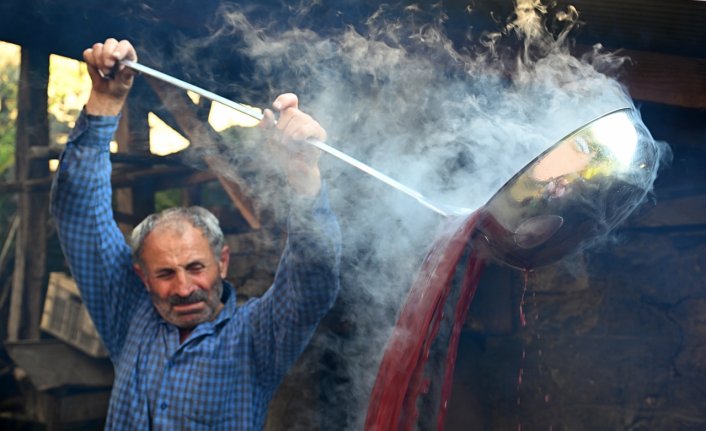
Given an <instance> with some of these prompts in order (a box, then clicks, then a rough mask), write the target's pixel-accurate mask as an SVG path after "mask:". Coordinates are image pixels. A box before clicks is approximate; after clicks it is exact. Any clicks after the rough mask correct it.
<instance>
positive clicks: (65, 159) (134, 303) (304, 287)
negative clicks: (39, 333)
mask: <svg viewBox="0 0 706 431" xmlns="http://www.w3.org/2000/svg"><path fill="white" fill-rule="evenodd" d="M117 123H118V118H117V117H94V116H89V115H86V114H85V113H82V114H81V116H80V117H79V119H78V121H77V124H76V127H75V128H74V130H73V132H72V134H71V136H70V138H69V142H68V143H67V146H66V149H65V151H64V153H63V154H62V156H61V161H60V168H59V171H58V173H57V175H56V176H55V179H54V185H53V188H52V206H51V210H52V214H53V216H54V218H55V220H56V224H57V229H58V232H59V239H60V241H61V244H62V248H63V251H64V254H65V256H66V258H67V260H68V262H69V265H70V267H71V271H72V274H73V276H74V278H75V279H76V281H77V283H78V285H79V287H80V289H81V294H82V297H83V300H84V302H85V304H86V306H87V307H88V309H89V311H90V314H91V317H92V318H93V321H94V323H95V324H96V327H97V328H98V331H99V332H100V334H101V337H102V338H103V341H104V343H105V345H106V347H107V349H108V351H109V352H110V357H111V360H112V361H113V364H114V367H115V382H114V384H113V391H112V394H111V399H110V407H109V410H108V417H107V421H106V429H108V430H118V431H123V430H148V429H152V430H165V431H175V430H206V429H208V430H229V431H232V430H247V431H250V430H258V429H262V428H263V426H264V422H265V419H266V414H267V407H268V404H269V402H270V400H271V398H272V396H273V395H274V392H275V390H276V388H277V386H278V385H279V383H280V381H281V380H282V379H283V377H284V375H285V374H286V373H287V371H288V370H289V368H290V367H291V366H292V364H293V363H294V362H295V360H296V359H297V357H298V356H299V355H300V354H301V352H302V351H303V350H304V348H305V346H306V344H307V343H308V341H309V339H310V338H311V336H312V334H313V332H314V330H315V328H316V326H317V325H318V322H319V321H320V319H321V318H322V317H323V316H324V314H325V313H326V312H327V311H328V310H329V309H330V307H331V305H332V304H333V302H334V300H335V298H336V295H337V293H338V289H339V277H338V275H339V274H338V272H339V265H340V247H341V245H340V231H339V226H338V223H337V221H336V218H335V217H334V216H333V214H332V212H331V210H330V208H329V204H328V200H327V196H326V193H325V190H324V191H322V193H321V194H320V195H319V197H317V198H316V199H313V200H311V201H308V202H298V204H297V205H294V207H293V209H292V210H291V211H290V217H289V226H288V232H289V236H288V238H287V245H286V247H285V250H284V252H283V255H282V258H281V260H280V264H279V267H278V269H277V274H276V277H275V281H274V284H273V285H272V287H271V288H270V289H269V290H268V291H267V292H266V293H265V294H264V295H263V296H262V297H261V298H258V299H252V300H250V301H249V302H247V303H246V304H244V305H241V306H238V305H236V298H235V291H234V289H233V287H232V286H231V285H229V284H228V283H225V288H224V296H223V301H224V303H225V306H224V308H223V309H222V311H221V312H220V313H219V314H218V316H217V318H216V319H215V320H213V321H211V322H206V323H202V324H200V325H199V326H197V327H196V328H195V330H194V331H193V332H192V333H191V335H190V336H189V338H188V339H187V340H186V341H184V343H182V344H180V343H179V331H178V329H177V328H176V327H174V326H172V325H170V324H169V323H167V322H165V321H164V320H163V319H162V318H161V317H160V316H159V314H158V313H157V311H156V310H155V308H154V307H153V306H152V303H151V300H150V297H149V295H148V293H147V291H146V289H145V287H144V285H143V284H142V282H141V281H140V279H139V278H138V277H137V275H136V274H135V272H134V270H133V268H132V263H131V252H130V249H129V247H128V245H127V244H126V241H125V239H124V236H123V234H122V233H121V232H120V230H119V229H118V227H117V225H116V224H115V222H114V219H113V212H112V207H111V194H112V193H111V185H110V175H111V165H110V157H109V142H110V140H111V138H112V136H113V133H114V131H115V129H116V127H117Z"/></svg>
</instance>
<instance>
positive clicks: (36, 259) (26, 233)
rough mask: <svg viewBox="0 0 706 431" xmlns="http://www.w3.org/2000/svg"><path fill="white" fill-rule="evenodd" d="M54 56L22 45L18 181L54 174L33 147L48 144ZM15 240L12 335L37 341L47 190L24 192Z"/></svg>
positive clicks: (42, 291) (42, 292)
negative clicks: (34, 155) (51, 59)
mask: <svg viewBox="0 0 706 431" xmlns="http://www.w3.org/2000/svg"><path fill="white" fill-rule="evenodd" d="M48 84H49V54H48V53H46V52H43V51H33V50H27V49H25V48H23V49H22V63H21V65H20V81H19V91H18V96H17V123H16V126H17V136H16V142H17V143H16V150H15V169H16V179H17V181H26V180H30V179H35V178H44V177H47V176H48V175H49V167H48V165H47V163H46V162H42V161H41V160H32V159H31V158H30V157H29V153H30V151H29V148H30V147H32V146H45V147H46V146H48V145H49V118H48V114H47V87H48ZM18 198H19V199H18V205H17V216H18V217H19V220H20V225H19V227H18V230H17V238H16V241H15V270H14V273H13V279H12V297H11V302H10V316H9V319H8V326H7V328H8V339H9V340H20V339H38V338H39V321H40V319H41V315H42V314H41V313H42V302H43V298H44V295H45V292H46V258H47V219H48V215H49V194H48V193H31V194H30V193H21V194H20V196H19V197H18Z"/></svg>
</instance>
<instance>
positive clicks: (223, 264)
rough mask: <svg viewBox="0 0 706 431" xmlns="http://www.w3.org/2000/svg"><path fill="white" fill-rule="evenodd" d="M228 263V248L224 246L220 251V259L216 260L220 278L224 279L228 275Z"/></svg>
mask: <svg viewBox="0 0 706 431" xmlns="http://www.w3.org/2000/svg"><path fill="white" fill-rule="evenodd" d="M228 262H230V247H228V246H227V245H224V246H223V248H222V249H221V256H220V259H218V263H219V264H220V272H221V278H226V275H228Z"/></svg>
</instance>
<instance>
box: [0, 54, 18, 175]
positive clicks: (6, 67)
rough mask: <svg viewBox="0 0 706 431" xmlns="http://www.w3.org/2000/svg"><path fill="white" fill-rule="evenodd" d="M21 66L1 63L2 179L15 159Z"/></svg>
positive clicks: (0, 134)
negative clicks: (18, 85) (18, 82)
mask: <svg viewBox="0 0 706 431" xmlns="http://www.w3.org/2000/svg"><path fill="white" fill-rule="evenodd" d="M19 73H20V71H19V68H18V67H17V66H15V65H12V64H2V65H0V179H6V178H5V176H6V175H5V173H6V172H7V170H8V168H9V167H10V166H12V165H13V164H14V161H15V119H16V118H17V81H18V79H19Z"/></svg>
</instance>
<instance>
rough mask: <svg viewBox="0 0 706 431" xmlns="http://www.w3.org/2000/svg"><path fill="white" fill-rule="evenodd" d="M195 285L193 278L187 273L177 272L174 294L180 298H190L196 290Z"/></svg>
mask: <svg viewBox="0 0 706 431" xmlns="http://www.w3.org/2000/svg"><path fill="white" fill-rule="evenodd" d="M194 287H195V286H194V283H193V280H192V279H191V276H190V275H189V273H188V272H186V271H183V270H181V271H177V277H176V286H175V287H174V293H175V294H177V295H179V296H183V297H186V296H189V295H190V294H191V293H192V292H193V291H194V290H195V289H194Z"/></svg>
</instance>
